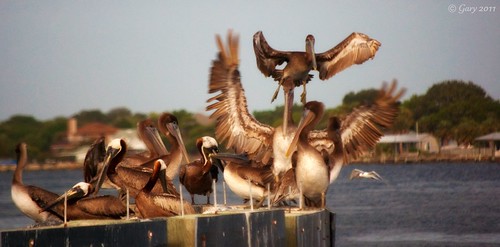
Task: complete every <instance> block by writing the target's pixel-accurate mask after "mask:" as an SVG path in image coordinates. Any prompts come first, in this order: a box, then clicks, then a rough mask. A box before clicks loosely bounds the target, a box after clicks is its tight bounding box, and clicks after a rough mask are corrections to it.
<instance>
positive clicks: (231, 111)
mask: <svg viewBox="0 0 500 247" xmlns="http://www.w3.org/2000/svg"><path fill="white" fill-rule="evenodd" d="M216 41H217V45H218V50H219V52H218V56H217V58H216V59H215V60H214V61H213V63H212V68H211V73H210V83H209V93H216V95H215V96H213V97H211V98H209V99H208V100H207V102H209V103H211V104H210V105H208V106H207V110H208V111H211V110H213V112H212V114H211V116H210V118H212V119H215V120H216V129H215V137H216V138H217V140H219V141H221V142H222V143H224V142H225V144H226V146H227V148H228V149H233V150H234V152H235V153H247V154H248V157H249V159H251V160H252V161H255V162H256V163H257V164H263V165H264V164H270V163H271V164H272V167H271V168H272V170H273V174H274V175H275V177H276V178H277V179H276V180H277V182H279V179H281V178H283V175H284V174H285V173H286V172H287V171H288V170H289V169H291V168H292V167H293V163H292V157H293V155H289V156H287V155H286V152H287V148H288V147H289V146H290V143H291V141H292V139H293V137H294V136H295V131H296V130H297V128H296V127H295V126H289V127H287V129H288V131H287V133H286V134H285V133H284V132H283V126H279V127H277V128H273V127H271V126H269V125H266V124H263V123H260V122H259V121H257V120H256V119H255V118H254V117H253V116H252V115H251V114H250V113H249V111H248V107H247V101H246V97H245V93H244V90H243V86H242V84H241V77H240V71H239V58H238V38H237V36H233V35H232V33H231V32H229V34H228V41H227V46H226V45H224V44H223V43H222V40H221V38H220V37H219V36H217V37H216ZM396 88H397V83H396V82H395V81H394V82H393V83H392V84H391V85H390V87H387V85H386V84H385V83H384V85H383V86H382V88H381V90H380V93H379V96H378V97H377V99H376V100H375V102H373V103H372V104H370V105H363V106H360V107H357V108H355V109H354V110H353V111H352V112H351V113H349V114H347V115H346V116H341V117H340V118H341V120H342V121H341V126H340V129H339V130H338V132H339V134H340V137H341V143H342V145H341V146H342V152H344V153H345V155H346V156H347V157H348V158H356V157H357V156H358V155H360V154H362V153H363V152H364V151H368V150H370V149H372V148H373V147H374V146H375V144H376V143H377V141H378V140H379V138H380V137H381V136H382V135H383V132H382V131H383V130H384V129H385V128H388V127H390V126H391V125H392V123H393V122H394V119H395V118H396V116H397V114H398V111H399V105H398V102H397V101H398V100H399V98H400V97H401V96H402V95H403V93H404V90H400V91H398V92H396ZM280 129H281V131H280ZM307 139H308V142H309V143H310V145H312V146H313V147H314V148H316V149H317V150H318V151H320V152H321V153H322V154H323V153H325V152H326V153H327V154H328V155H331V154H332V153H333V152H334V151H335V147H334V143H333V140H332V139H331V138H330V137H329V135H328V131H327V130H326V129H323V130H311V131H309V134H308V135H307ZM292 151H293V150H292ZM323 156H325V155H323ZM347 161H349V160H347ZM225 169H226V170H227V166H226V168H225Z"/></svg>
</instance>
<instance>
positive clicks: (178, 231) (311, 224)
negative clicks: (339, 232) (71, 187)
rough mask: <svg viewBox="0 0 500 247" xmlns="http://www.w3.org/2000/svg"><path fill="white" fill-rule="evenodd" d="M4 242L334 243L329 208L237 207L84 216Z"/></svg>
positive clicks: (4, 235)
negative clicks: (174, 213)
mask: <svg viewBox="0 0 500 247" xmlns="http://www.w3.org/2000/svg"><path fill="white" fill-rule="evenodd" d="M1 246H5V247H7V246H249V247H250V246H251V247H254V246H335V217H334V214H333V213H332V212H330V211H328V210H304V211H290V210H287V209H271V210H267V209H259V210H253V211H251V210H248V209H245V210H243V209H235V210H229V211H220V212H216V213H214V214H194V215H186V216H177V217H169V218H155V219H151V220H139V219H131V220H93V221H89V220H84V221H71V222H68V224H67V225H66V226H62V225H61V226H51V227H37V228H22V229H12V230H6V231H2V232H1Z"/></svg>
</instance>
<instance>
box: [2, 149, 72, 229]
mask: <svg viewBox="0 0 500 247" xmlns="http://www.w3.org/2000/svg"><path fill="white" fill-rule="evenodd" d="M16 155H17V166H16V170H15V172H14V176H13V177H12V187H11V196H12V201H13V202H14V204H15V205H16V206H17V208H18V209H19V210H20V211H21V212H22V213H23V214H25V215H26V216H28V217H30V218H31V219H33V220H34V221H35V222H36V223H37V224H40V225H45V224H47V225H53V224H61V223H63V221H62V220H61V218H60V217H58V216H57V215H56V214H54V213H53V212H52V211H45V212H41V210H42V208H43V207H45V206H46V205H47V204H48V203H49V202H51V201H53V200H55V199H56V198H57V197H58V195H57V194H55V193H52V192H50V191H47V190H45V189H42V188H39V187H36V186H32V185H24V183H23V169H24V167H25V166H26V164H27V163H28V151H27V147H26V143H20V144H18V145H17V147H16Z"/></svg>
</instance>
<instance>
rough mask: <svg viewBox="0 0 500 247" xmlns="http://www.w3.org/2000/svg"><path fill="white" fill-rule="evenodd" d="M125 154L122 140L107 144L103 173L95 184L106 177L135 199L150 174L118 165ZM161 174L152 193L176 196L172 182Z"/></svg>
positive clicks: (125, 146) (125, 150) (124, 144)
mask: <svg viewBox="0 0 500 247" xmlns="http://www.w3.org/2000/svg"><path fill="white" fill-rule="evenodd" d="M126 152H127V144H126V143H125V141H124V140H122V139H114V140H112V141H111V142H110V143H109V144H108V146H107V149H106V157H105V159H104V164H103V166H104V167H103V169H104V171H103V172H102V173H101V174H102V175H101V176H99V179H98V181H99V182H98V183H97V184H98V185H100V184H101V183H102V181H103V180H104V176H105V175H107V177H108V178H109V180H110V181H111V182H113V183H114V184H116V185H117V186H119V187H120V188H121V189H122V190H123V191H125V190H126V189H128V190H129V193H130V195H131V196H132V197H135V196H136V195H137V193H139V191H140V190H141V189H142V187H143V186H144V184H145V183H146V181H148V180H149V177H150V176H151V172H150V171H148V170H144V169H137V168H136V167H126V166H120V165H118V164H119V163H120V162H121V161H122V160H123V157H124V156H125V154H126ZM161 172H162V173H163V174H162V175H160V182H161V183H157V184H155V186H154V187H153V188H152V191H153V192H154V193H161V192H166V193H170V194H175V195H178V192H177V190H176V189H175V187H174V185H173V184H172V182H171V181H169V180H167V178H166V176H165V174H164V173H165V170H161ZM104 174H105V175H104ZM98 188H99V187H97V189H98Z"/></svg>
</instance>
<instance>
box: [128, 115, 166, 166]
mask: <svg viewBox="0 0 500 247" xmlns="http://www.w3.org/2000/svg"><path fill="white" fill-rule="evenodd" d="M137 135H138V136H139V138H140V139H141V140H142V142H143V143H144V145H146V148H147V150H146V151H144V152H140V153H135V154H126V156H125V157H124V159H123V160H122V162H121V163H120V165H121V166H138V165H143V164H145V163H151V166H152V163H153V162H154V160H156V159H157V158H158V157H160V156H164V155H167V154H168V151H167V148H166V147H165V144H164V143H163V141H162V139H161V137H160V133H159V132H158V129H157V128H156V127H155V126H154V125H153V121H152V120H151V119H145V120H142V121H140V122H138V123H137Z"/></svg>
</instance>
